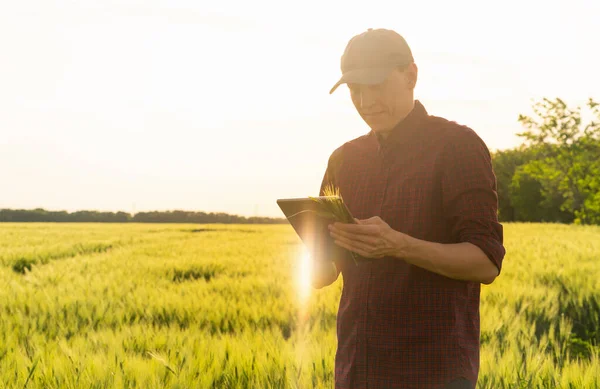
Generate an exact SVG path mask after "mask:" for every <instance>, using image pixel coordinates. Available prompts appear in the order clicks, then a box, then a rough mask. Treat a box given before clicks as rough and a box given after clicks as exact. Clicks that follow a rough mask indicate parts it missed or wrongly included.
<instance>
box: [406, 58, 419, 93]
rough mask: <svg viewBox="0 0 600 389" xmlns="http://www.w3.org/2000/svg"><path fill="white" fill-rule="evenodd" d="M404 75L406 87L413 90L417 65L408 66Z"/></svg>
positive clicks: (415, 83) (415, 82)
mask: <svg viewBox="0 0 600 389" xmlns="http://www.w3.org/2000/svg"><path fill="white" fill-rule="evenodd" d="M404 75H405V76H406V83H407V85H408V87H409V88H411V89H415V87H416V86H417V79H418V75H419V68H418V67H417V64H415V63H412V64H410V66H409V67H408V68H407V69H406V71H405V72H404Z"/></svg>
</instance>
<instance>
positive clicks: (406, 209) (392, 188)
mask: <svg viewBox="0 0 600 389" xmlns="http://www.w3.org/2000/svg"><path fill="white" fill-rule="evenodd" d="M437 187H438V183H437V182H436V180H435V175H434V172H433V171H411V172H398V171H397V172H390V176H389V177H388V188H387V191H386V192H387V193H386V201H385V204H384V207H385V215H386V217H387V220H386V221H387V222H388V224H389V225H390V227H392V228H394V229H395V230H398V231H402V232H404V233H407V234H409V235H411V236H413V237H416V238H423V237H425V236H426V235H427V230H428V229H429V228H430V227H431V223H432V222H434V215H435V214H436V213H438V212H439V211H440V209H439V206H438V205H437V201H436V198H437V197H438V196H436V191H437Z"/></svg>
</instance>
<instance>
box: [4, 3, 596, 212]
mask: <svg viewBox="0 0 600 389" xmlns="http://www.w3.org/2000/svg"><path fill="white" fill-rule="evenodd" d="M406 3H407V2H392V1H388V2H381V1H370V2H368V3H367V2H356V3H352V2H348V1H327V2H325V1H315V0H307V1H303V2H297V3H293V5H289V4H290V3H286V2H282V1H264V0H256V1H224V0H222V1H212V2H208V1H205V0H200V1H198V0H194V1H192V0H189V1H187V0H163V1H158V0H144V1H133V0H119V1H110V0H104V1H98V2H95V1H85V0H81V1H54V0H40V1H27V0H22V1H18V2H16V1H8V0H0V208H25V209H32V208H37V207H40V208H45V209H49V210H67V211H76V210H82V209H86V210H99V211H125V212H132V213H135V212H141V211H149V210H175V209H185V210H191V211H204V212H228V213H232V214H237V215H242V216H275V217H282V216H283V215H282V213H281V211H280V210H279V208H278V207H277V205H276V202H275V201H276V200H277V199H278V198H284V197H305V196H309V195H316V194H318V189H319V185H320V183H321V179H322V177H323V173H324V170H325V167H326V164H327V159H328V158H329V155H330V154H331V152H332V151H333V150H334V149H335V148H337V147H338V146H340V145H341V144H343V143H345V142H346V141H348V140H351V139H353V138H356V137H358V136H361V135H363V134H365V133H367V132H368V131H369V129H368V128H367V127H366V124H365V123H364V122H363V121H362V119H361V118H360V116H358V114H357V113H356V111H355V109H354V107H353V106H352V103H351V100H350V97H349V94H348V90H347V88H346V87H344V86H343V87H340V88H339V89H338V90H337V91H336V93H334V94H333V95H329V90H330V88H331V87H332V86H333V84H334V83H335V82H336V81H337V79H338V78H339V77H340V57H341V54H342V52H343V50H344V48H345V46H346V44H347V42H348V40H349V39H350V38H351V37H352V36H354V35H356V34H359V33H361V32H363V31H365V30H366V29H367V28H389V29H393V30H395V31H397V32H398V33H400V34H402V35H403V36H404V37H405V38H406V40H407V41H408V43H409V45H410V46H411V49H412V51H413V54H414V56H415V61H416V63H417V65H418V67H419V81H418V83H417V88H416V91H415V97H416V98H417V99H419V100H420V101H421V102H422V103H423V104H424V105H425V107H426V109H427V110H428V112H429V113H431V114H433V115H437V116H443V117H446V118H447V119H449V120H454V121H457V122H459V123H461V124H465V125H468V126H469V127H471V128H473V129H474V130H475V131H476V132H477V133H478V134H479V135H480V136H481V138H482V139H483V140H484V141H485V142H486V144H487V145H488V147H489V148H490V150H497V149H505V148H511V147H514V146H516V145H518V144H519V143H520V139H519V138H518V137H517V136H516V133H518V132H519V131H521V130H522V128H521V127H520V125H519V123H518V121H517V118H518V116H519V114H520V113H530V112H531V105H532V103H533V102H534V101H536V100H538V99H541V98H542V97H549V98H554V97H560V98H562V99H564V100H566V101H567V103H569V104H572V105H581V104H583V103H584V102H585V101H586V100H587V99H588V98H589V97H594V98H595V99H596V100H600V74H599V71H598V69H600V54H599V52H598V49H597V39H598V37H599V36H600V25H599V24H598V23H597V21H598V20H599V19H600V2H598V1H597V0H572V1H570V2H566V1H555V0H545V1H538V0H529V1H516V0H507V1H504V2H502V3H501V4H500V3H489V2H481V1H467V0H456V1H452V2H448V1H414V2H411V4H406Z"/></svg>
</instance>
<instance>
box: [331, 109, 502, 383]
mask: <svg viewBox="0 0 600 389" xmlns="http://www.w3.org/2000/svg"><path fill="white" fill-rule="evenodd" d="M328 183H333V184H335V185H337V186H338V187H339V188H340V192H341V195H342V197H343V198H344V201H345V202H346V203H347V205H348V208H349V209H350V212H352V214H353V215H354V216H355V217H357V218H359V219H366V218H369V217H372V216H380V217H381V218H382V219H383V220H384V221H386V222H387V223H388V224H389V225H390V226H391V227H392V228H393V229H395V230H397V231H401V232H404V233H406V234H408V235H411V236H413V237H415V238H418V239H423V240H427V241H432V242H439V243H457V242H471V243H473V244H475V245H477V246H478V247H480V248H481V249H482V250H483V251H484V252H485V253H486V254H487V255H488V257H489V259H490V260H491V261H492V262H493V263H494V264H495V265H496V266H497V267H498V269H501V266H502V260H503V258H504V254H505V250H504V247H503V230H502V225H501V224H499V223H498V220H497V194H496V178H495V175H494V173H493V170H492V164H491V158H490V153H489V151H488V149H487V147H486V145H485V144H484V142H483V141H482V140H481V139H480V138H479V136H478V135H477V134H476V133H475V132H474V131H473V130H471V129H470V128H468V127H465V126H461V125H458V124H457V123H455V122H450V121H448V120H445V119H443V118H439V117H435V116H430V115H428V113H427V112H426V110H425V108H424V107H423V105H422V104H421V103H419V102H418V101H416V102H415V108H414V109H413V111H412V112H411V113H410V114H409V115H408V117H407V118H406V119H405V120H403V121H402V122H401V123H400V124H399V125H398V126H397V127H396V128H395V129H394V130H393V132H392V134H391V135H390V136H389V137H388V139H386V140H385V141H384V142H381V143H380V141H379V139H378V137H377V135H376V134H375V133H374V132H373V131H371V132H369V133H368V134H367V135H364V136H361V137H359V138H357V139H354V140H352V141H350V142H347V143H345V144H344V145H343V146H341V147H339V148H338V149H337V150H335V151H334V152H333V153H332V155H331V157H330V159H329V163H328V167H327V171H326V173H325V177H324V178H323V183H322V186H321V192H320V193H321V194H323V189H324V186H325V185H326V184H328ZM336 264H337V266H338V269H340V270H341V273H342V276H343V292H342V296H341V300H340V306H339V311H338V318H337V335H338V348H337V353H336V359H335V381H336V388H348V389H350V388H352V389H358V388H367V387H369V388H402V389H410V388H441V387H443V385H444V384H446V383H448V382H450V381H451V380H452V379H455V378H458V377H465V378H467V379H468V380H469V381H471V382H472V383H473V384H474V383H475V382H476V381H477V377H478V371H479V293H480V284H479V283H477V282H466V281H458V280H454V279H450V278H447V277H444V276H441V275H438V274H435V273H433V272H429V271H427V270H425V269H422V268H420V267H417V266H414V265H409V264H407V263H406V262H404V261H402V260H401V259H399V258H391V257H385V258H382V259H375V260H372V261H367V262H361V263H360V264H359V265H358V266H356V265H354V263H353V262H352V260H351V259H349V258H344V259H336Z"/></svg>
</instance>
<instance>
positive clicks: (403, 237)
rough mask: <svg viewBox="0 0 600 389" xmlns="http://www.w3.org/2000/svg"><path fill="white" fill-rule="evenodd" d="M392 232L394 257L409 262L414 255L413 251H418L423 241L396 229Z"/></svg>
mask: <svg viewBox="0 0 600 389" xmlns="http://www.w3.org/2000/svg"><path fill="white" fill-rule="evenodd" d="M394 232H395V238H394V246H395V249H394V254H393V255H394V257H396V258H399V259H403V260H405V261H407V262H409V261H410V260H411V259H412V258H414V257H415V253H416V252H418V249H419V245H421V244H422V243H423V241H422V240H420V239H417V238H413V237H412V236H410V235H407V234H403V233H401V232H398V231H394Z"/></svg>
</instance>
